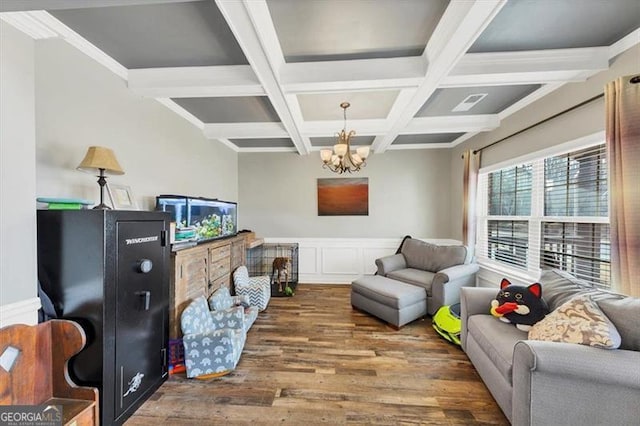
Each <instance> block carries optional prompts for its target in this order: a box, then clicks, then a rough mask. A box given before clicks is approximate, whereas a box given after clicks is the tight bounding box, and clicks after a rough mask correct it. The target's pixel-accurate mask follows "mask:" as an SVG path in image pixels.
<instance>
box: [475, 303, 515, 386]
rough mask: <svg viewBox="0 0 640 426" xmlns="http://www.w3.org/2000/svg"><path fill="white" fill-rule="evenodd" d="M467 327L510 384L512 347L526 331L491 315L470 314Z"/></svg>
mask: <svg viewBox="0 0 640 426" xmlns="http://www.w3.org/2000/svg"><path fill="white" fill-rule="evenodd" d="M487 310H488V308H487ZM467 328H468V333H469V334H471V335H473V338H474V339H475V340H476V342H478V345H479V346H480V348H482V350H483V351H484V353H485V354H486V355H487V357H489V359H490V360H491V361H492V362H493V364H494V365H495V366H496V368H497V369H498V370H499V371H500V374H502V376H503V377H504V378H505V380H506V381H507V382H509V383H510V384H512V383H513V382H512V381H511V372H512V366H513V347H514V346H515V345H516V343H517V342H518V341H520V340H526V339H527V332H525V331H521V330H518V329H517V328H515V327H514V326H513V325H512V324H507V323H505V322H502V321H500V320H499V319H497V318H495V317H493V316H491V315H472V316H471V317H469V319H468V322H467Z"/></svg>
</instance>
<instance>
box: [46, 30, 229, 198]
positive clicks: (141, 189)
mask: <svg viewBox="0 0 640 426" xmlns="http://www.w3.org/2000/svg"><path fill="white" fill-rule="evenodd" d="M36 89H37V93H36V139H37V153H36V155H37V193H38V196H56V197H83V198H87V199H90V200H95V201H96V202H97V200H98V197H99V191H98V184H97V183H96V178H95V177H94V176H92V175H90V174H86V173H83V172H80V171H77V170H76V167H77V166H78V164H79V163H80V161H81V160H82V158H83V157H84V154H85V153H86V150H87V147H88V146H90V145H102V146H107V147H110V148H112V149H113V150H114V152H115V154H116V157H117V159H118V161H119V163H120V165H121V166H122V168H123V169H124V171H125V174H124V175H122V176H113V177H109V178H108V182H114V183H120V184H125V185H129V186H130V187H131V189H132V192H133V194H134V196H135V197H136V198H137V202H138V205H139V206H140V207H141V208H143V209H153V207H154V203H155V196H156V195H158V194H188V195H197V196H208V197H215V198H220V199H226V200H232V201H235V200H237V198H238V180H237V176H238V155H237V153H236V152H234V151H233V150H231V149H229V148H227V147H226V146H224V145H222V144H221V143H219V142H217V141H210V140H207V139H205V138H204V137H203V135H202V131H201V130H200V129H198V128H197V127H196V126H194V125H193V124H191V123H189V122H188V121H186V120H185V119H183V118H181V117H179V116H178V115H176V114H175V113H174V112H172V111H171V110H169V109H168V108H166V107H165V106H164V105H162V104H160V103H159V102H157V101H155V100H153V99H147V98H142V97H140V96H137V95H134V94H133V93H132V92H130V91H129V89H128V88H127V86H126V83H125V82H124V81H123V80H121V79H120V78H118V77H117V76H116V75H115V74H113V73H112V72H111V71H109V70H108V69H106V68H104V67H102V66H101V65H99V64H98V63H97V62H94V61H93V60H91V59H90V58H88V57H87V56H85V55H84V54H83V53H81V52H80V51H78V50H77V49H75V48H74V47H72V46H70V45H69V44H67V43H66V42H64V41H62V40H58V39H55V40H43V41H39V42H38V43H37V44H36ZM107 199H108V198H107Z"/></svg>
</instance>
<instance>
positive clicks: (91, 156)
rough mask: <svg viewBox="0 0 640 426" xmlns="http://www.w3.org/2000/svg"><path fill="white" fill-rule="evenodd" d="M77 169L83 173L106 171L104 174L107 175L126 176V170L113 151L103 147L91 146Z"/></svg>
mask: <svg viewBox="0 0 640 426" xmlns="http://www.w3.org/2000/svg"><path fill="white" fill-rule="evenodd" d="M77 169H78V170H82V171H83V172H94V171H96V170H100V169H104V172H105V173H107V174H111V175H123V174H124V170H122V167H120V164H119V163H118V160H116V156H115V154H114V153H113V151H112V150H111V149H109V148H105V147H103V146H90V147H89V149H88V150H87V154H86V155H85V156H84V159H83V160H82V162H81V163H80V165H79V166H78V167H77Z"/></svg>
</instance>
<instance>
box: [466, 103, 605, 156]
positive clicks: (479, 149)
mask: <svg viewBox="0 0 640 426" xmlns="http://www.w3.org/2000/svg"><path fill="white" fill-rule="evenodd" d="M603 96H604V93H600V94H599V95H596V96H594V97H592V98H589V99H587V100H586V101H583V102H580V103H579V104H577V105H574V106H572V107H571V108H567V109H565V110H564V111H560V112H559V113H557V114H553V115H552V116H551V117H547V118H545V119H544V120H541V121H538V122H537V123H534V124H532V125H530V126H528V127H525V128H524V129H522V130H518V131H517V132H515V133H511V134H510V135H509V136H505V137H504V138H502V139H498V140H497V141H495V142H492V143H490V144H489V145H486V146H483V147H482V148H478V149H475V150H473V153H474V154H477V153H479V152H482V151H483V150H485V149H487V148H490V147H492V146H494V145H496V144H499V143H500V142H503V141H505V140H507V139H509V138H512V137H514V136H516V135H519V134H520V133H524V132H526V131H527V130H529V129H532V128H534V127H536V126H539V125H540V124H543V123H546V122H547V121H549V120H553V119H554V118H556V117H559V116H561V115H562V114H566V113H568V112H570V111H573V110H574V109H577V108H580V107H581V106H583V105H586V104H588V103H589V102H593V101H595V100H596V99H599V98H602V97H603Z"/></svg>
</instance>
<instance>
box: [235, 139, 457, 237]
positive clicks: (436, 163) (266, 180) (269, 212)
mask: <svg viewBox="0 0 640 426" xmlns="http://www.w3.org/2000/svg"><path fill="white" fill-rule="evenodd" d="M356 130H357V129H356ZM449 164H450V158H449V150H442V149H430V150H409V151H387V152H386V153H384V154H374V155H372V156H371V157H370V159H369V161H368V164H367V166H366V167H365V168H364V169H363V170H362V171H360V172H358V173H357V174H355V175H347V176H346V177H368V178H369V216H318V210H317V179H318V178H336V177H339V176H338V175H336V174H335V173H332V172H330V171H328V170H326V169H323V168H322V162H321V160H320V156H319V154H318V153H317V152H314V153H311V154H310V155H308V156H303V157H301V156H299V155H297V154H295V153H242V154H240V156H239V166H238V168H239V171H238V180H239V185H238V191H239V207H238V213H239V226H240V227H241V228H246V229H251V230H253V231H255V232H256V233H257V234H258V235H259V236H262V237H298V238H305V237H320V238H321V237H335V238H384V237H392V238H398V237H402V236H404V235H406V234H410V235H413V236H417V237H426V238H448V237H449V229H450V223H449V205H450V199H449V193H450V189H449V186H450V182H449V179H450V174H449Z"/></svg>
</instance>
